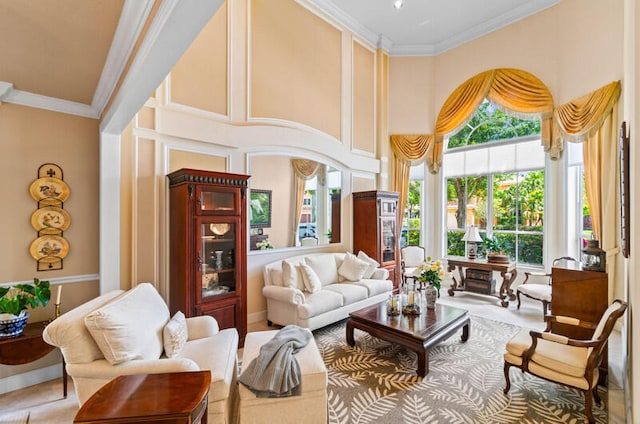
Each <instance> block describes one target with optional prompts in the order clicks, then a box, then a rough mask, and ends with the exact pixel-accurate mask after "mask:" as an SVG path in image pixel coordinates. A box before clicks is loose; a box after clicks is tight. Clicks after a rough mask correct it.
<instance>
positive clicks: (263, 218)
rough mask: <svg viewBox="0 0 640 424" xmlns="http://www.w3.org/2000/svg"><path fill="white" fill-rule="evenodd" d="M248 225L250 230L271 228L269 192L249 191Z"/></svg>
mask: <svg viewBox="0 0 640 424" xmlns="http://www.w3.org/2000/svg"><path fill="white" fill-rule="evenodd" d="M249 223H250V225H251V228H268V227H271V190H257V189H251V196H250V197H249Z"/></svg>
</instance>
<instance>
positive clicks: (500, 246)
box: [482, 235, 510, 263]
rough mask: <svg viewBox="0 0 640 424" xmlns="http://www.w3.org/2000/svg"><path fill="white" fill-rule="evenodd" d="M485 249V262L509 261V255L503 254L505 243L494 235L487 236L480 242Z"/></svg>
mask: <svg viewBox="0 0 640 424" xmlns="http://www.w3.org/2000/svg"><path fill="white" fill-rule="evenodd" d="M482 244H483V245H484V248H485V249H486V251H487V262H494V263H496V262H497V263H509V261H510V259H509V255H506V254H505V250H506V249H507V243H506V242H505V241H503V240H499V239H498V238H497V237H496V236H495V235H494V236H492V237H491V238H489V237H487V238H486V239H484V242H483V243H482Z"/></svg>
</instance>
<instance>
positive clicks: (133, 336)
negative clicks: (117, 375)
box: [84, 283, 170, 365]
mask: <svg viewBox="0 0 640 424" xmlns="http://www.w3.org/2000/svg"><path fill="white" fill-rule="evenodd" d="M169 317H170V315H169V308H167V304H166V303H164V300H163V299H162V297H161V296H160V294H159V293H158V292H157V291H156V289H155V287H153V286H152V285H151V284H149V283H142V284H138V285H137V286H136V287H134V288H132V289H131V290H129V291H127V292H125V293H123V294H122V295H120V297H118V298H117V299H115V300H113V301H112V302H110V303H108V304H106V305H105V306H102V307H100V308H98V309H96V310H95V311H93V312H91V313H90V314H88V315H87V316H85V317H84V324H85V325H86V326H87V329H88V330H89V333H91V336H92V337H93V339H94V340H95V341H96V344H97V345H98V347H99V348H100V351H101V352H102V354H103V355H104V358H105V359H106V360H107V361H108V362H109V363H110V364H111V365H117V364H121V363H123V362H126V361H130V360H133V359H158V358H160V355H162V351H163V350H164V345H163V342H162V330H163V329H164V326H165V325H166V324H167V322H169Z"/></svg>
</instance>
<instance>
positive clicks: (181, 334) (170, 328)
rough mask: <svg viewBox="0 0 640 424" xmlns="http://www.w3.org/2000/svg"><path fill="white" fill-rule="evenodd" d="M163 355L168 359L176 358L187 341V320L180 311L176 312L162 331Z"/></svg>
mask: <svg viewBox="0 0 640 424" xmlns="http://www.w3.org/2000/svg"><path fill="white" fill-rule="evenodd" d="M162 338H163V340H164V353H165V355H167V357H168V358H173V357H174V356H176V355H177V354H178V353H180V351H181V350H182V348H183V347H184V345H185V344H187V340H188V339H189V332H188V330H187V319H186V318H185V316H184V314H183V313H182V312H181V311H178V312H176V313H175V314H174V315H173V318H171V319H170V320H169V322H168V323H167V325H165V326H164V329H163V330H162Z"/></svg>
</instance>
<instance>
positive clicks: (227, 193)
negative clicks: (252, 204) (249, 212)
mask: <svg viewBox="0 0 640 424" xmlns="http://www.w3.org/2000/svg"><path fill="white" fill-rule="evenodd" d="M196 196H197V197H196V199H197V206H198V207H197V210H196V213H197V214H198V215H207V214H211V215H220V214H225V215H233V214H236V213H238V209H239V199H238V192H237V191H234V190H223V189H220V188H216V189H215V190H213V189H208V188H207V187H198V188H197V191H196Z"/></svg>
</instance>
